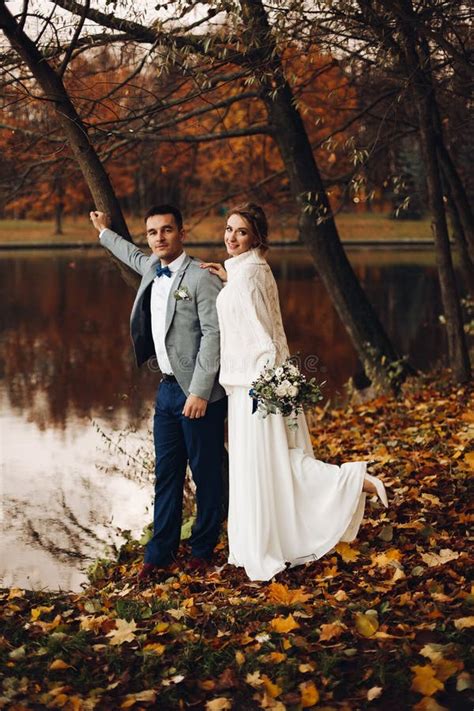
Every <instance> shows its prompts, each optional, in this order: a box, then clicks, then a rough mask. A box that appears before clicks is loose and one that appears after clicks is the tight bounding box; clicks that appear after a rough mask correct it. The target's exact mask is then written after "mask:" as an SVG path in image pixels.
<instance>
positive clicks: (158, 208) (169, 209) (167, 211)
mask: <svg viewBox="0 0 474 711" xmlns="http://www.w3.org/2000/svg"><path fill="white" fill-rule="evenodd" d="M153 215H173V217H174V219H175V221H176V225H177V227H178V230H182V229H183V216H182V214H181V210H179V208H177V207H175V206H174V205H168V204H167V203H163V204H162V205H153V207H150V208H149V209H148V210H147V211H146V213H145V217H144V218H143V219H144V221H145V223H146V221H147V220H148V218H149V217H153Z"/></svg>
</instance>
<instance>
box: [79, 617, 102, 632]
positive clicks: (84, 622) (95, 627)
mask: <svg viewBox="0 0 474 711" xmlns="http://www.w3.org/2000/svg"><path fill="white" fill-rule="evenodd" d="M79 619H80V621H81V624H80V628H81V630H86V631H87V632H98V631H99V630H100V628H101V627H102V625H103V623H104V622H106V621H107V620H108V619H109V617H107V615H98V616H97V617H89V616H82V617H79Z"/></svg>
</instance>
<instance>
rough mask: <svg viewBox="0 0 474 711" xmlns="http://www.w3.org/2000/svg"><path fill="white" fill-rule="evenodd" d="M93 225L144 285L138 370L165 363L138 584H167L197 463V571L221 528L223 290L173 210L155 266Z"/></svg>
mask: <svg viewBox="0 0 474 711" xmlns="http://www.w3.org/2000/svg"><path fill="white" fill-rule="evenodd" d="M90 219H91V221H92V224H93V225H94V227H95V228H96V229H97V230H98V231H99V239H100V243H101V244H102V246H103V247H106V248H107V249H108V250H109V251H110V252H112V254H114V255H115V256H116V257H117V258H118V259H120V260H121V261H122V262H124V264H127V265H128V266H129V267H131V268H132V269H134V270H135V271H136V272H138V274H140V276H141V278H142V279H141V283H140V286H139V288H138V292H137V295H136V298H135V302H134V304H133V308H132V313H131V317H130V330H131V337H132V341H133V346H134V350H135V358H136V361H137V364H138V365H139V366H140V365H142V364H143V363H145V362H146V361H147V360H148V359H149V358H153V359H156V360H155V363H156V361H157V362H158V366H159V369H160V371H161V373H162V379H161V383H160V385H159V387H158V392H157V395H156V402H155V414H154V420H153V437H154V444H155V455H156V464H155V503H154V516H153V537H152V538H151V540H150V541H149V543H148V544H147V546H146V549H145V561H144V564H143V566H142V568H141V570H140V572H139V574H138V579H139V580H140V581H143V580H147V579H149V578H151V577H157V576H161V575H166V573H167V571H168V569H169V567H170V566H171V564H172V563H173V561H174V560H175V556H176V554H177V551H178V546H179V541H180V532H181V522H182V503H183V487H184V479H185V474H186V465H187V463H188V462H189V465H190V468H191V471H192V475H193V479H194V482H195V484H196V503H197V515H196V521H195V524H194V526H193V530H192V535H191V540H190V544H191V551H192V556H193V557H192V558H191V560H190V561H189V567H191V568H193V569H195V570H205V569H206V567H207V565H208V564H209V562H210V559H211V557H212V553H213V551H214V547H215V545H216V543H217V539H218V536H219V531H220V525H221V518H222V458H223V452H224V418H225V414H226V397H225V392H224V390H223V388H222V387H221V386H220V385H219V383H218V381H217V375H218V370H219V328H218V322H217V312H216V297H217V295H218V293H219V291H220V289H221V288H222V282H221V281H220V279H219V278H218V277H216V276H213V275H212V274H210V273H209V271H208V270H207V269H200V268H199V262H198V261H197V260H195V259H193V258H192V257H189V256H188V255H187V254H186V252H185V251H184V248H183V242H184V239H185V232H184V229H183V219H182V216H181V213H180V211H179V210H178V209H177V208H176V207H174V206H172V205H157V206H155V207H152V208H151V209H150V210H148V212H147V213H146V215H145V225H146V235H147V240H148V245H149V247H150V249H151V252H152V253H151V255H150V256H147V255H146V254H145V253H144V252H142V251H141V250H140V249H139V248H138V247H136V246H135V245H133V244H131V243H130V242H128V241H127V240H125V239H123V238H122V237H120V236H119V235H118V234H116V233H115V232H112V230H110V229H109V224H110V222H109V219H108V217H107V216H106V214H105V213H103V212H96V211H95V212H91V213H90Z"/></svg>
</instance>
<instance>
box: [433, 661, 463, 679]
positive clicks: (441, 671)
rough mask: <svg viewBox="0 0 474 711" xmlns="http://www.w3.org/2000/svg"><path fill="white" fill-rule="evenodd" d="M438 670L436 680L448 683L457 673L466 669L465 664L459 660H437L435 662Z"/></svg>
mask: <svg viewBox="0 0 474 711" xmlns="http://www.w3.org/2000/svg"><path fill="white" fill-rule="evenodd" d="M434 668H435V669H436V678H437V679H439V680H440V681H446V680H447V679H449V677H451V676H453V674H456V672H458V671H461V670H462V669H464V664H463V663H462V662H461V661H460V660H459V659H437V660H436V662H434Z"/></svg>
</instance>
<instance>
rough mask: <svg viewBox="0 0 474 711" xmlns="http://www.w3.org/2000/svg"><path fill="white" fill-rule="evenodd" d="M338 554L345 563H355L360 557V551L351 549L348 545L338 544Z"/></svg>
mask: <svg viewBox="0 0 474 711" xmlns="http://www.w3.org/2000/svg"><path fill="white" fill-rule="evenodd" d="M336 552H337V553H339V555H340V556H341V558H342V560H343V561H344V563H354V562H355V561H356V560H357V558H358V557H359V555H360V553H359V551H358V550H356V549H355V548H351V546H350V545H349V544H348V543H338V544H337V546H336Z"/></svg>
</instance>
